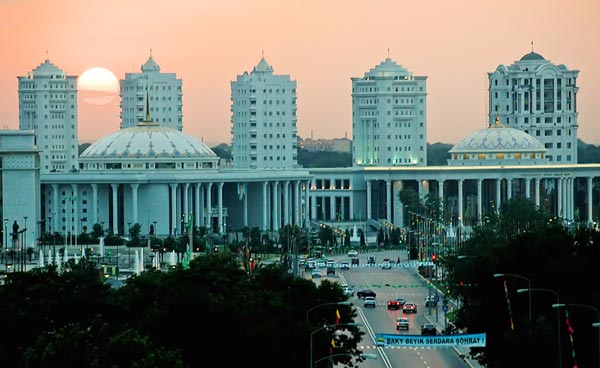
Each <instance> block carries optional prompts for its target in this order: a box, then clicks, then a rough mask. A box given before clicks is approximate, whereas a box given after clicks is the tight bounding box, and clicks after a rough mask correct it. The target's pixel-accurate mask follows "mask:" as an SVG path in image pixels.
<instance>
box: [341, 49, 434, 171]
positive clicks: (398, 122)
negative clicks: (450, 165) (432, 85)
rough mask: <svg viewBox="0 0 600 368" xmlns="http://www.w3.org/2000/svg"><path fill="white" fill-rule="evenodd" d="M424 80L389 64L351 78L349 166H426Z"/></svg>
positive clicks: (389, 60) (387, 60) (394, 64)
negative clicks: (350, 161) (351, 160)
mask: <svg viewBox="0 0 600 368" xmlns="http://www.w3.org/2000/svg"><path fill="white" fill-rule="evenodd" d="M426 80H427V77H422V76H413V73H411V72H409V71H408V70H406V69H405V68H404V67H402V66H400V65H398V64H396V63H395V62H394V61H392V59H390V58H387V59H386V60H385V61H383V62H382V63H380V64H379V65H377V66H376V67H375V68H373V69H371V70H370V71H369V72H367V73H365V75H364V76H363V77H362V78H352V140H353V145H352V150H353V162H354V165H357V166H415V165H416V166H425V165H427V86H426V83H425V82H426Z"/></svg>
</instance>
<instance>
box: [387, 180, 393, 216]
mask: <svg viewBox="0 0 600 368" xmlns="http://www.w3.org/2000/svg"><path fill="white" fill-rule="evenodd" d="M385 201H386V203H385V208H386V214H385V216H386V220H387V221H389V222H392V181H391V180H389V179H388V180H386V181H385Z"/></svg>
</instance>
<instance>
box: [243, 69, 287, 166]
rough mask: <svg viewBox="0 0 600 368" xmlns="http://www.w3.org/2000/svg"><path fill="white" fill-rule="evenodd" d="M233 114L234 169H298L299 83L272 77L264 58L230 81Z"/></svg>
mask: <svg viewBox="0 0 600 368" xmlns="http://www.w3.org/2000/svg"><path fill="white" fill-rule="evenodd" d="M231 112H232V114H231V123H232V128H231V132H232V156H233V166H234V167H235V168H240V169H241V168H243V169H283V168H294V167H297V166H298V158H297V156H298V139H297V137H296V134H297V129H296V121H297V118H296V81H292V80H290V76H289V75H273V68H272V67H271V66H270V65H269V64H268V63H267V62H266V60H265V59H264V57H263V58H262V59H261V60H260V62H259V63H258V65H256V66H255V67H254V69H253V70H252V73H250V74H248V72H244V74H243V75H238V76H237V80H236V81H233V82H231Z"/></svg>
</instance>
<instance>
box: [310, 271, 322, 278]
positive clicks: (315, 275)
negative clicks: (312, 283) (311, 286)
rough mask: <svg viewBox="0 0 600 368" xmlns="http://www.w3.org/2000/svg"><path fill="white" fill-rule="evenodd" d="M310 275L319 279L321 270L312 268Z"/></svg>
mask: <svg viewBox="0 0 600 368" xmlns="http://www.w3.org/2000/svg"><path fill="white" fill-rule="evenodd" d="M310 277H311V278H313V279H318V278H319V277H321V271H319V270H312V272H311V273H310Z"/></svg>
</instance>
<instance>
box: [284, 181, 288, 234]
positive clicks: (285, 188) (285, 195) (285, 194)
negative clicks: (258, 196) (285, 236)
mask: <svg viewBox="0 0 600 368" xmlns="http://www.w3.org/2000/svg"><path fill="white" fill-rule="evenodd" d="M289 223H290V181H289V180H286V181H284V182H283V225H284V226H285V225H288V224H289Z"/></svg>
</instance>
